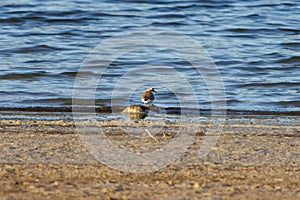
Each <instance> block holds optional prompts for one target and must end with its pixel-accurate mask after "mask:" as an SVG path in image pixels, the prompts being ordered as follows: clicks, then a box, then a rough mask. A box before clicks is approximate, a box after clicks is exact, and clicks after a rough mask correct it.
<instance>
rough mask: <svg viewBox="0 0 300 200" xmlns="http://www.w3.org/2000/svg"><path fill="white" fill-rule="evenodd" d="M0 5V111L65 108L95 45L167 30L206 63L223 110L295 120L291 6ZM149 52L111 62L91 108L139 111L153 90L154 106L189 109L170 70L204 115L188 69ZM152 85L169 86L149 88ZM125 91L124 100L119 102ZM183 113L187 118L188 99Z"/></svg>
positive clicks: (295, 22) (297, 74) (299, 96)
mask: <svg viewBox="0 0 300 200" xmlns="http://www.w3.org/2000/svg"><path fill="white" fill-rule="evenodd" d="M0 4H1V7H0V10H1V12H0V27H1V28H0V35H1V38H0V79H1V81H0V107H2V108H3V107H4V108H16V107H17V108H20V107H22V108H24V107H69V106H71V105H72V95H73V85H74V81H75V78H76V75H77V72H78V70H79V69H80V67H81V66H82V63H83V62H84V59H86V58H87V57H88V55H89V53H90V52H91V50H92V49H93V48H95V47H96V46H97V45H98V44H100V42H101V41H103V40H105V39H108V38H110V37H111V36H115V35H116V34H120V33H122V32H124V31H130V30H134V29H136V28H144V29H152V28H167V29H170V30H174V31H177V32H179V33H182V34H184V35H186V36H189V37H191V38H192V39H194V40H195V41H197V42H198V43H199V44H200V45H201V46H202V47H203V48H204V49H205V50H206V51H207V53H208V54H209V55H210V56H211V58H212V59H213V61H214V62H215V64H216V66H217V69H218V70H219V72H220V74H221V77H222V80H223V83H224V88H225V93H226V102H227V108H228V109H230V110H234V111H239V110H247V111H254V110H256V111H272V112H274V111H275V112H287V111H296V112H297V111H300V14H299V10H300V2H298V1H283V0H282V1H270V0H259V1H244V0H232V1H226V2H224V1H218V0H210V1H196V0H190V1H183V2H182V1H134V0H129V1H97V2H96V1H91V0H90V1H75V0H66V1H53V0H51V1H50V0H49V1H47V0H45V1H37V0H35V1H32V0H22V1H17V2H2V3H0ZM152 50H153V49H148V50H146V51H142V52H138V51H135V52H130V53H127V54H124V55H122V56H121V57H119V58H118V59H116V60H115V61H114V62H112V63H111V65H110V67H109V68H107V70H106V71H105V73H103V74H102V75H103V76H102V79H101V81H100V82H99V83H96V84H97V93H96V97H95V98H96V105H97V106H98V107H106V106H110V105H112V102H113V103H114V105H118V104H122V103H124V102H126V100H127V101H129V103H139V98H140V93H141V92H143V90H144V88H145V87H148V86H149V87H156V88H157V91H158V93H157V94H156V101H155V104H156V105H158V106H160V107H163V108H166V107H180V106H182V105H181V104H180V99H178V96H176V95H179V96H180V95H182V96H186V97H188V99H189V96H188V95H189V94H190V93H189V92H190V91H189V90H187V89H186V88H184V87H181V86H182V85H181V86H180V85H179V84H178V81H179V78H180V75H178V74H177V75H176V73H172V70H171V69H176V70H177V71H179V72H180V74H181V76H183V77H184V81H187V82H188V83H190V84H191V86H192V87H193V88H194V92H195V94H196V98H197V102H199V104H198V106H199V107H200V108H201V109H210V108H211V105H212V104H211V99H210V94H209V89H208V88H207V86H206V85H205V81H204V79H203V78H201V76H199V74H197V73H195V70H194V69H193V68H192V66H191V64H190V63H189V62H187V61H186V60H184V59H182V58H178V57H176V56H174V55H172V53H170V52H167V51H164V50H156V51H155V50H153V52H152ZM192 53H193V52H191V54H192ZM137 66H138V68H135V67H137ZM94 67H96V68H97V66H94ZM88 69H89V71H86V72H85V75H86V76H87V77H89V76H90V77H92V78H93V79H94V78H97V77H98V74H97V73H95V71H93V68H88ZM94 69H95V68H94ZM132 69H133V70H132ZM147 69H151V70H150V71H148V72H147ZM95 70H96V71H97V69H95ZM130 70H131V71H130ZM209 70H210V69H208V71H209ZM128 71H130V72H131V73H132V74H131V76H130V79H128V80H127V81H128V82H129V83H128V85H124V84H122V85H121V86H120V85H119V89H120V88H122V89H123V91H125V93H122V94H121V95H117V96H114V95H113V94H114V93H113V91H114V89H115V86H116V84H117V83H118V80H120V79H121V78H122V77H123V76H124V73H126V72H128ZM146 72H147V73H146ZM144 73H146V75H143V74H144ZM154 75H155V76H158V77H159V76H160V77H159V80H168V84H165V85H164V83H163V82H159V84H157V80H158V79H156V80H154V81H151V80H152V79H151V77H153V76H154ZM134 77H135V78H134ZM165 77H168V78H167V79H165ZM133 79H135V81H136V82H134V81H133ZM130 81H132V82H130ZM139 81H142V84H138V83H139ZM134 83H136V84H137V85H136V86H135V85H134ZM128 88H130V90H128ZM126 90H128V91H130V94H131V96H130V97H129V99H128V98H127V99H126V95H125V96H124V94H126ZM174 91H176V93H177V94H176V95H175V94H174ZM83 99H84V97H83ZM112 99H113V101H112ZM197 102H196V103H197ZM184 106H185V107H188V108H194V106H195V99H194V100H191V101H187V102H186V103H185V104H184Z"/></svg>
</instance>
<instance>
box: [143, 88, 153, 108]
mask: <svg viewBox="0 0 300 200" xmlns="http://www.w3.org/2000/svg"><path fill="white" fill-rule="evenodd" d="M152 92H156V91H155V89H154V88H148V89H147V90H146V92H144V93H143V94H142V96H141V101H142V102H143V103H144V105H146V104H148V103H151V102H152V101H154V99H155V98H154V94H153V93H152Z"/></svg>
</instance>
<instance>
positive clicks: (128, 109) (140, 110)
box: [123, 105, 151, 113]
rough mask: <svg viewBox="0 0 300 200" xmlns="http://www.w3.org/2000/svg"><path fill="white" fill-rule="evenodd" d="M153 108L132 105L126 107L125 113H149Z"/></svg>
mask: <svg viewBox="0 0 300 200" xmlns="http://www.w3.org/2000/svg"><path fill="white" fill-rule="evenodd" d="M150 108H151V106H142V105H131V106H128V107H126V108H125V109H124V110H123V112H125V113H148V112H149V109H150Z"/></svg>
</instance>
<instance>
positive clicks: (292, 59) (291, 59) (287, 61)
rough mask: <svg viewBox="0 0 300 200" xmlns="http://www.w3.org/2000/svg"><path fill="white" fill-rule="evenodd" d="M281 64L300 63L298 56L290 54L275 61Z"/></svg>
mask: <svg viewBox="0 0 300 200" xmlns="http://www.w3.org/2000/svg"><path fill="white" fill-rule="evenodd" d="M277 62H278V63H282V64H300V56H292V57H289V58H285V59H280V60H278V61H277Z"/></svg>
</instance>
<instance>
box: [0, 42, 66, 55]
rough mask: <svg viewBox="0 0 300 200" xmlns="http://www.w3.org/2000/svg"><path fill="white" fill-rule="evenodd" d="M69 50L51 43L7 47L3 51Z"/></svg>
mask: <svg viewBox="0 0 300 200" xmlns="http://www.w3.org/2000/svg"><path fill="white" fill-rule="evenodd" d="M62 50H67V49H66V48H61V47H55V46H49V45H45V44H42V45H34V46H28V47H22V48H21V47H18V48H12V49H5V50H2V51H1V52H3V53H22V54H23V53H37V52H50V51H62Z"/></svg>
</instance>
